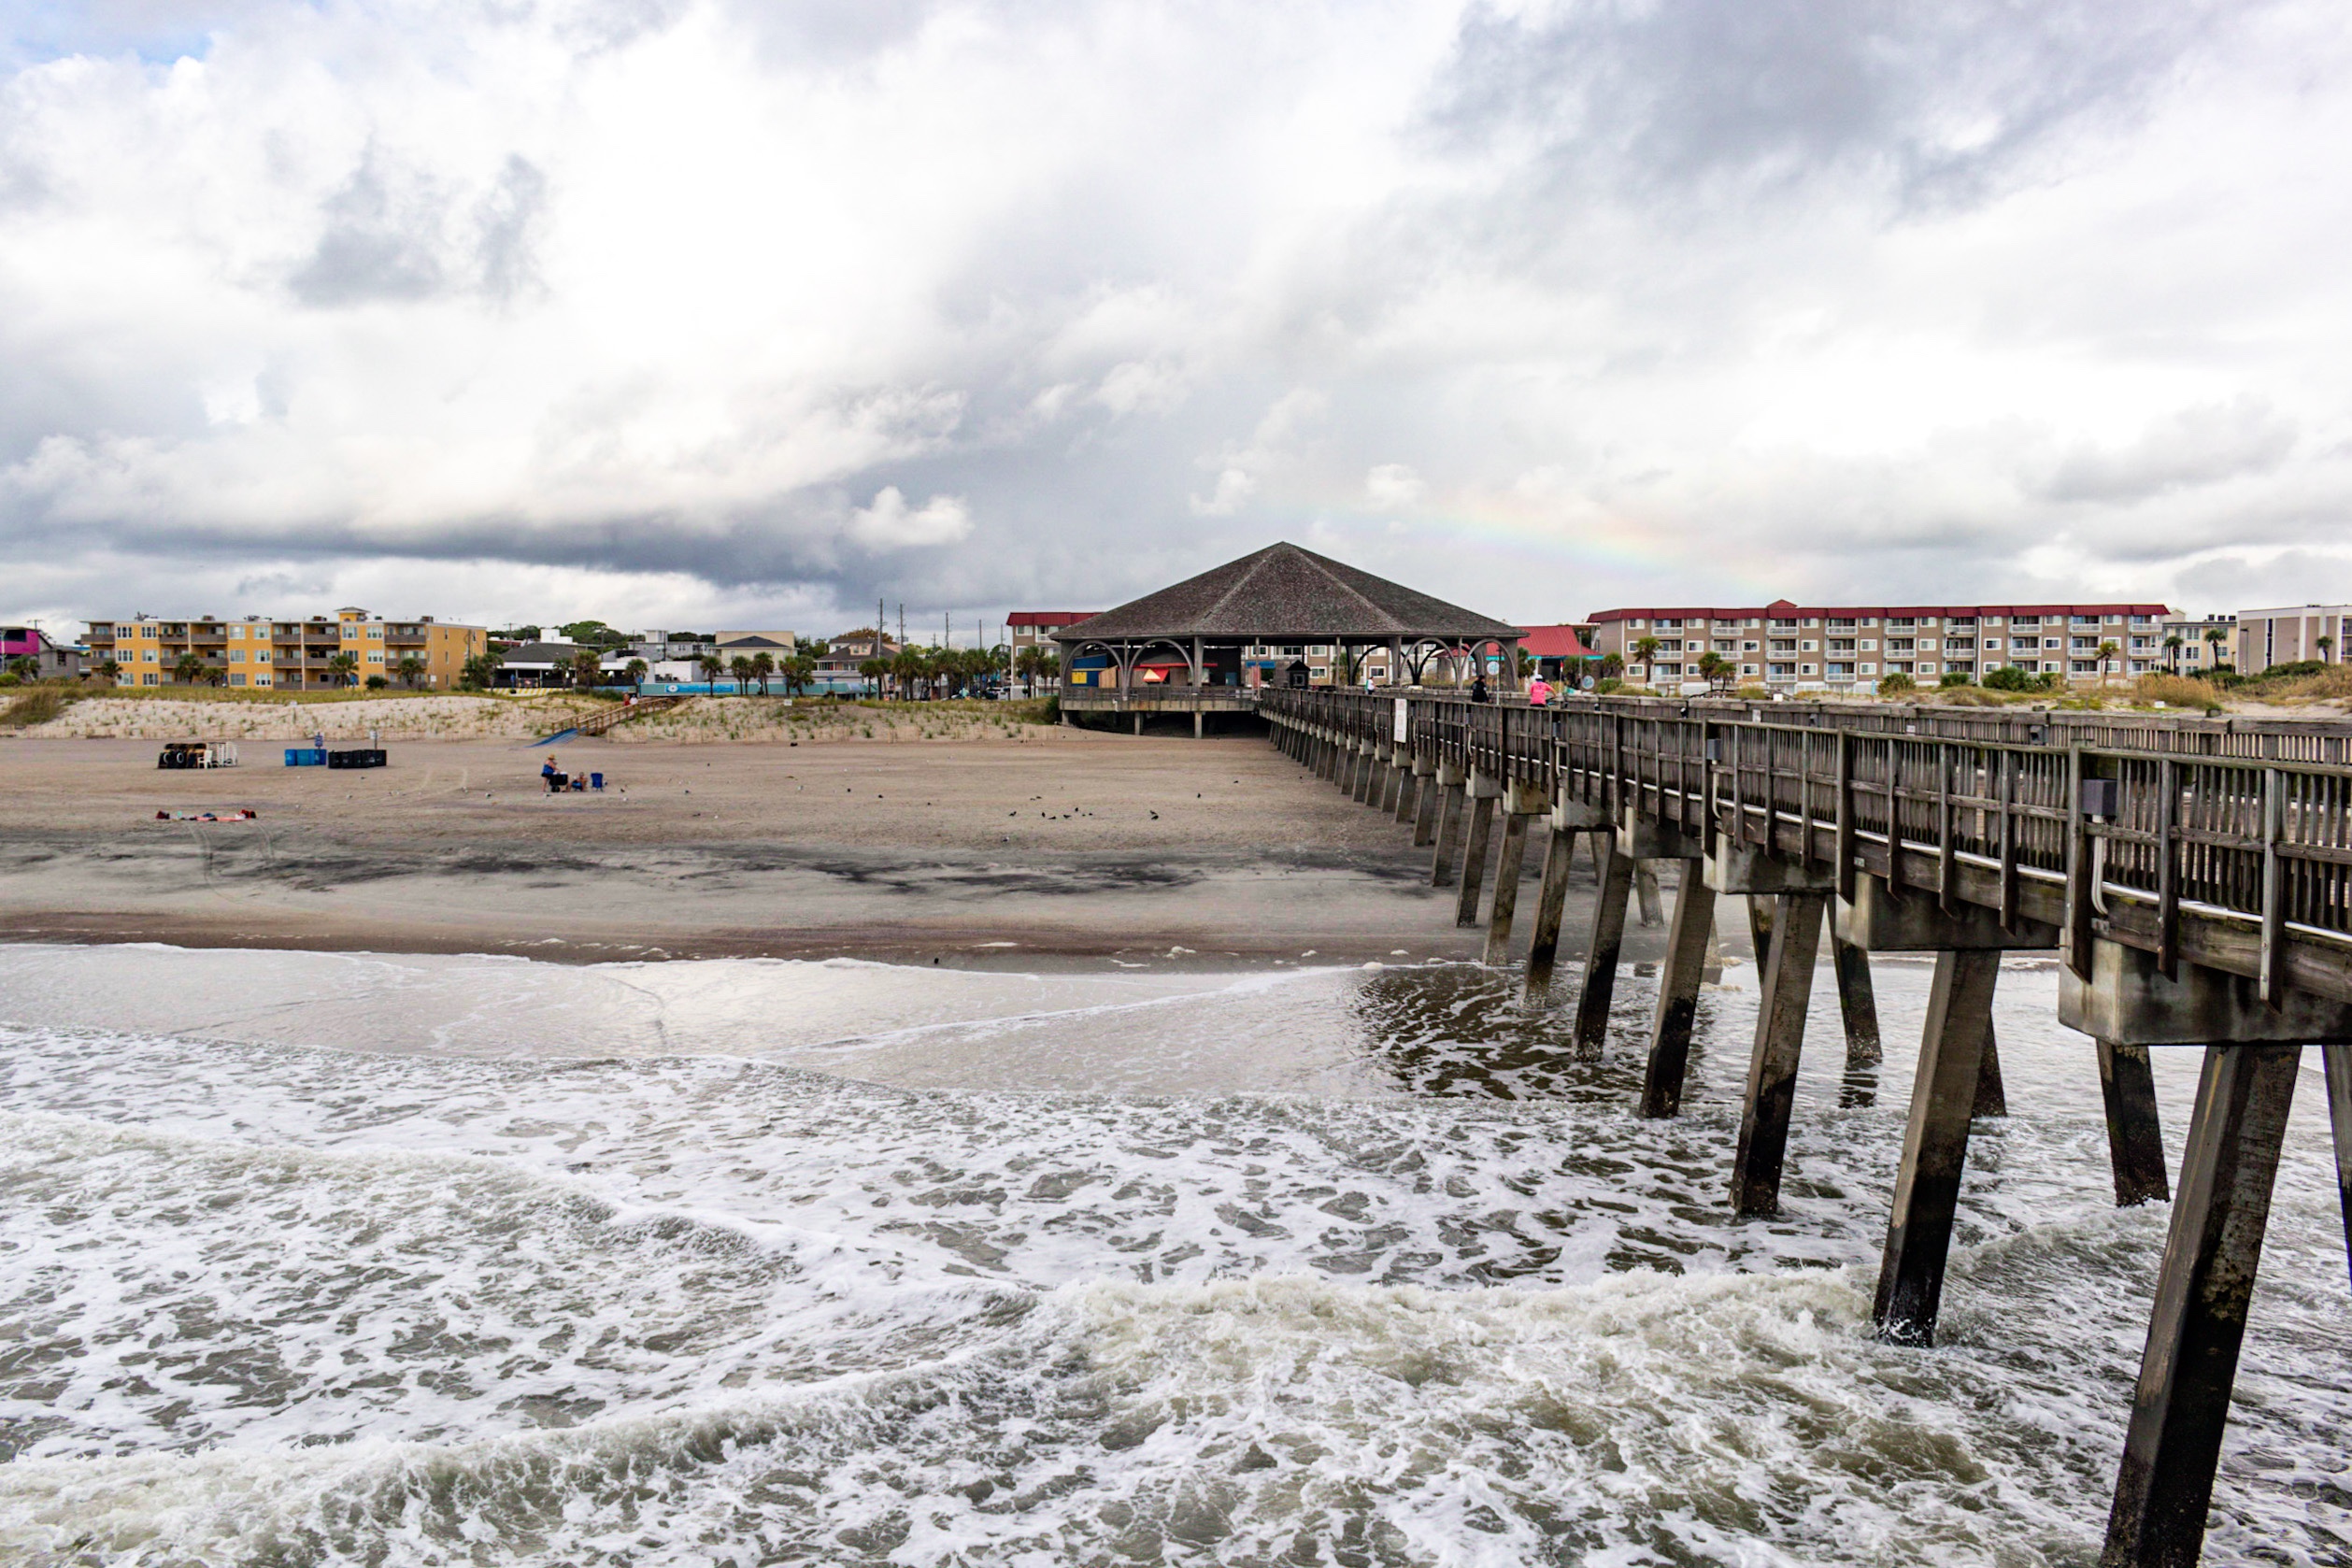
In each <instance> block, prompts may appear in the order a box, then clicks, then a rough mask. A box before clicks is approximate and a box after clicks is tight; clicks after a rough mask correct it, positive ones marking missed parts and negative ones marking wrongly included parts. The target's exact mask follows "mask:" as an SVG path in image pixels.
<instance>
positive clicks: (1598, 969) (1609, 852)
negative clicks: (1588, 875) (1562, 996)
mask: <svg viewBox="0 0 2352 1568" xmlns="http://www.w3.org/2000/svg"><path fill="white" fill-rule="evenodd" d="M1592 837H1593V838H1594V839H1595V840H1596V841H1597V842H1598V844H1599V848H1600V853H1601V888H1600V891H1599V893H1598V894H1597V895H1596V897H1595V898H1594V900H1593V905H1592V942H1591V945H1590V946H1589V948H1587V949H1586V954H1585V961H1584V991H1583V992H1582V993H1581V994H1580V995H1579V996H1578V997H1577V998H1576V1032H1575V1042H1576V1049H1577V1050H1579V1051H1581V1052H1584V1053H1586V1054H1588V1055H1592V1056H1598V1055H1599V1054H1601V1052H1602V1050H1603V1049H1604V1048H1605V1047H1606V1046H1607V1045H1608V1041H1609V1002H1610V999H1611V998H1612V997H1614V996H1615V995H1616V994H1617V959H1618V952H1619V951H1621V950H1622V949H1623V948H1624V946H1625V905H1626V903H1627V901H1628V900H1629V899H1630V898H1631V897H1632V891H1633V862H1632V857H1630V856H1627V855H1622V854H1619V853H1618V848H1617V834H1613V833H1597V834H1593V835H1592Z"/></svg>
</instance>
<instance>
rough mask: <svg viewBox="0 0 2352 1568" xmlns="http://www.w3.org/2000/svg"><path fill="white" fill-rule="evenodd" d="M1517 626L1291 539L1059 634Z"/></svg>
mask: <svg viewBox="0 0 2352 1568" xmlns="http://www.w3.org/2000/svg"><path fill="white" fill-rule="evenodd" d="M1054 635H1055V638H1056V640H1058V641H1061V642H1065V643H1074V642H1086V641H1092V640H1097V639H1111V640H1127V641H1132V640H1133V639H1135V638H1138V637H1172V638H1191V637H1215V638H1217V639H1219V640H1220V641H1228V640H1232V639H1234V638H1242V639H1247V640H1251V641H1271V640H1287V641H1302V640H1306V641H1312V640H1317V639H1324V640H1335V639H1339V638H1358V639H1362V640H1367V641H1381V640H1386V639H1388V638H1390V637H1395V638H1399V639H1404V640H1411V639H1415V638H1421V637H1432V638H1438V639H1441V640H1445V641H1448V642H1461V641H1463V640H1468V639H1476V638H1484V637H1517V636H1518V635H1520V631H1519V629H1518V627H1516V626H1512V625H1510V624H1508V623H1506V622H1504V621H1500V620H1494V619H1492V618H1491V617H1489V616H1483V615H1480V614H1478V613H1477V612H1476V611H1475V610H1466V609H1463V608H1462V607H1461V606H1459V605H1449V604H1447V602H1446V601H1445V600H1443V599H1438V598H1433V597H1432V596H1431V595H1429V594H1427V593H1423V592H1419V591H1418V590H1416V589H1411V588H1407V587H1405V586H1404V584H1402V583H1396V582H1390V580H1389V579H1388V578H1386V577H1375V576H1374V575H1373V574H1371V573H1370V572H1366V571H1362V570H1361V569H1359V568H1357V567H1354V566H1350V565H1348V564H1347V563H1345V562H1341V561H1333V559H1331V558H1330V557H1329V556H1326V555H1318V554H1316V553H1315V552H1314V551H1313V550H1310V549H1301V548H1300V547H1298V546H1297V545H1294V544H1291V543H1290V542H1289V541H1287V540H1285V541H1283V542H1280V543H1277V544H1272V545H1268V546H1267V547H1266V548H1265V549H1261V550H1256V551H1253V552H1252V553H1250V554H1248V555H1245V556H1243V557H1241V558H1240V559H1239V560H1237V561H1228V562H1227V563H1225V564H1223V565H1222V566H1214V567H1211V568H1210V569H1209V570H1207V571H1205V572H1203V573H1201V574H1200V575H1199V576H1198V577H1187V578H1186V579H1185V580H1184V581H1182V582H1179V583H1176V584H1175V585H1173V586H1171V587H1168V588H1163V589H1161V590H1160V591H1159V592H1156V593H1147V594H1145V595H1144V596H1143V597H1142V598H1140V599H1135V600H1132V601H1130V602H1129V603H1127V604H1124V605H1121V606H1119V607H1118V608H1116V609H1110V610H1105V611H1104V612H1103V613H1102V614H1101V615H1098V616H1095V617H1094V618H1093V619H1091V620H1082V621H1079V622H1078V623H1077V624H1076V625H1075V626H1064V627H1062V628H1061V629H1060V630H1059V631H1057V632H1056V633H1055V634H1054Z"/></svg>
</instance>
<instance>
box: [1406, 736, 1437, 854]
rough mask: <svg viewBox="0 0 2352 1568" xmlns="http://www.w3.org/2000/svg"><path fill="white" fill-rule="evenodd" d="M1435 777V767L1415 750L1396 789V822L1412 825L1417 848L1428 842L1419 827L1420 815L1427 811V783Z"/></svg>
mask: <svg viewBox="0 0 2352 1568" xmlns="http://www.w3.org/2000/svg"><path fill="white" fill-rule="evenodd" d="M1436 775H1437V765H1436V764H1435V763H1433V762H1431V761H1430V760H1429V759H1428V758H1427V757H1425V756H1423V755H1422V754H1421V752H1420V750H1419V749H1418V748H1415V750H1414V752H1413V758H1412V763H1411V766H1410V767H1409V768H1408V769H1407V770H1406V772H1405V775H1404V782H1403V783H1402V784H1400V785H1399V786H1398V787H1397V792H1396V820H1398V821H1400V822H1410V823H1412V824H1413V842H1414V844H1415V845H1416V846H1417V847H1418V846H1420V845H1425V844H1427V843H1428V842H1429V839H1428V838H1427V836H1426V835H1425V834H1424V832H1423V829H1422V826H1421V815H1422V813H1423V812H1424V811H1425V810H1426V809H1427V807H1426V806H1425V805H1424V804H1423V802H1424V799H1425V797H1426V796H1427V795H1428V794H1429V781H1430V780H1431V779H1432V778H1433V777H1436Z"/></svg>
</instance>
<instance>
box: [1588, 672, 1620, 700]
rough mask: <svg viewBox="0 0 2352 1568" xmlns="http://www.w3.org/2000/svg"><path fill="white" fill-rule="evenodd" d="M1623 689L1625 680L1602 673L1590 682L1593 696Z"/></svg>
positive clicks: (1605, 694)
mask: <svg viewBox="0 0 2352 1568" xmlns="http://www.w3.org/2000/svg"><path fill="white" fill-rule="evenodd" d="M1624 690H1625V682H1623V681H1621V680H1619V679H1618V677H1615V676H1613V675H1604V676H1603V677H1601V678H1600V679H1598V680H1596V681H1594V682H1593V683H1592V691H1593V694H1594V695H1595V696H1600V697H1605V696H1607V695H1608V694H1609V693H1610V692H1612V691H1624Z"/></svg>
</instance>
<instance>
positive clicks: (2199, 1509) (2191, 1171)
mask: <svg viewBox="0 0 2352 1568" xmlns="http://www.w3.org/2000/svg"><path fill="white" fill-rule="evenodd" d="M2301 1056H2302V1048H2301V1047H2299V1046H2290V1045H2282V1046H2241V1045H2213V1046H2208V1047H2206V1048H2205V1066H2204V1072H2203V1075H2202V1076H2201V1077H2200V1079H2199V1080H2198V1084H2197V1109H2196V1112H2195V1114H2194V1115H2193V1116H2192V1117H2191V1118H2190V1120H2189V1123H2188V1147H2186V1148H2185V1149H2184V1150H2183V1151H2182V1154H2181V1166H2180V1196H2179V1198H2178V1199H2177V1200H2175V1201H2174V1205H2173V1223H2172V1229H2171V1231H2170V1233H2168V1234H2167V1235H2166V1237H2165V1241H2164V1266H2163V1268H2162V1270H2161V1271H2160V1273H2159V1274H2158V1276H2157V1281H2156V1309H2155V1311H2154V1312H2153V1313H2152V1314H2151V1315H2150V1317H2149V1319H2148V1337H2147V1348H2146V1350H2145V1353H2144V1354H2143V1355H2142V1356H2141V1358H2140V1383H2139V1388H2138V1390H2137V1391H2136V1392H2135V1393H2134V1394H2133V1396H2132V1400H2131V1427H2130V1429H2129V1430H2128V1431H2127V1432H2126V1433H2125V1435H2124V1440H2123V1462H2122V1464H2121V1466H2120V1467H2119V1468H2118V1472H2117V1476H2116V1496H2115V1506H2114V1507H2113V1509H2112V1510H2111V1511H2110V1512H2109V1513H2108V1516H2107V1545H2106V1549H2105V1550H2104V1551H2103V1552H2102V1553H2101V1554H2100V1558H2099V1561H2100V1562H2101V1563H2102V1564H2103V1565H2105V1568H2188V1565H2189V1564H2193V1563H2194V1562H2196V1561H2197V1559H2198V1556H2199V1554H2200V1553H2201V1552H2202V1550H2203V1547H2204V1534H2205V1510H2206V1509H2207V1508H2208V1507H2209V1506H2210V1505H2211V1504H2212V1503H2213V1479H2214V1470H2215V1467H2216V1466H2217V1464H2218V1462H2219V1461H2220V1458H2221V1433H2222V1428H2223V1426H2224V1425H2225V1424H2226V1423H2227V1421H2228V1419H2229V1415H2230V1390H2231V1385H2232V1384H2233V1383H2235V1382H2236V1380H2237V1375H2238V1350H2239V1347H2240V1346H2241V1345H2242V1343H2243V1342H2244V1340H2245V1314H2246V1306H2247V1304H2248V1303H2249V1302H2251V1301H2252V1299H2253V1296H2254V1275H2255V1270H2256V1268H2257V1267H2258V1266H2259V1263H2260V1262H2261V1258H2262V1233H2263V1230H2264V1229H2265V1228H2266V1227H2267V1226H2268V1224H2269V1222H2270V1213H2271V1185H2272V1182H2273V1180H2274V1177H2275V1176H2277V1174H2278V1149H2279V1142H2280V1140H2281V1138H2282V1137H2284V1135H2285V1134H2286V1132H2287V1110H2288V1104H2289V1103H2290V1101H2291V1100H2292V1099H2293V1096H2294V1091H2295V1077H2296V1074H2297V1070H2298V1066H2299V1062H2298V1058H2300V1057H2301Z"/></svg>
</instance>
